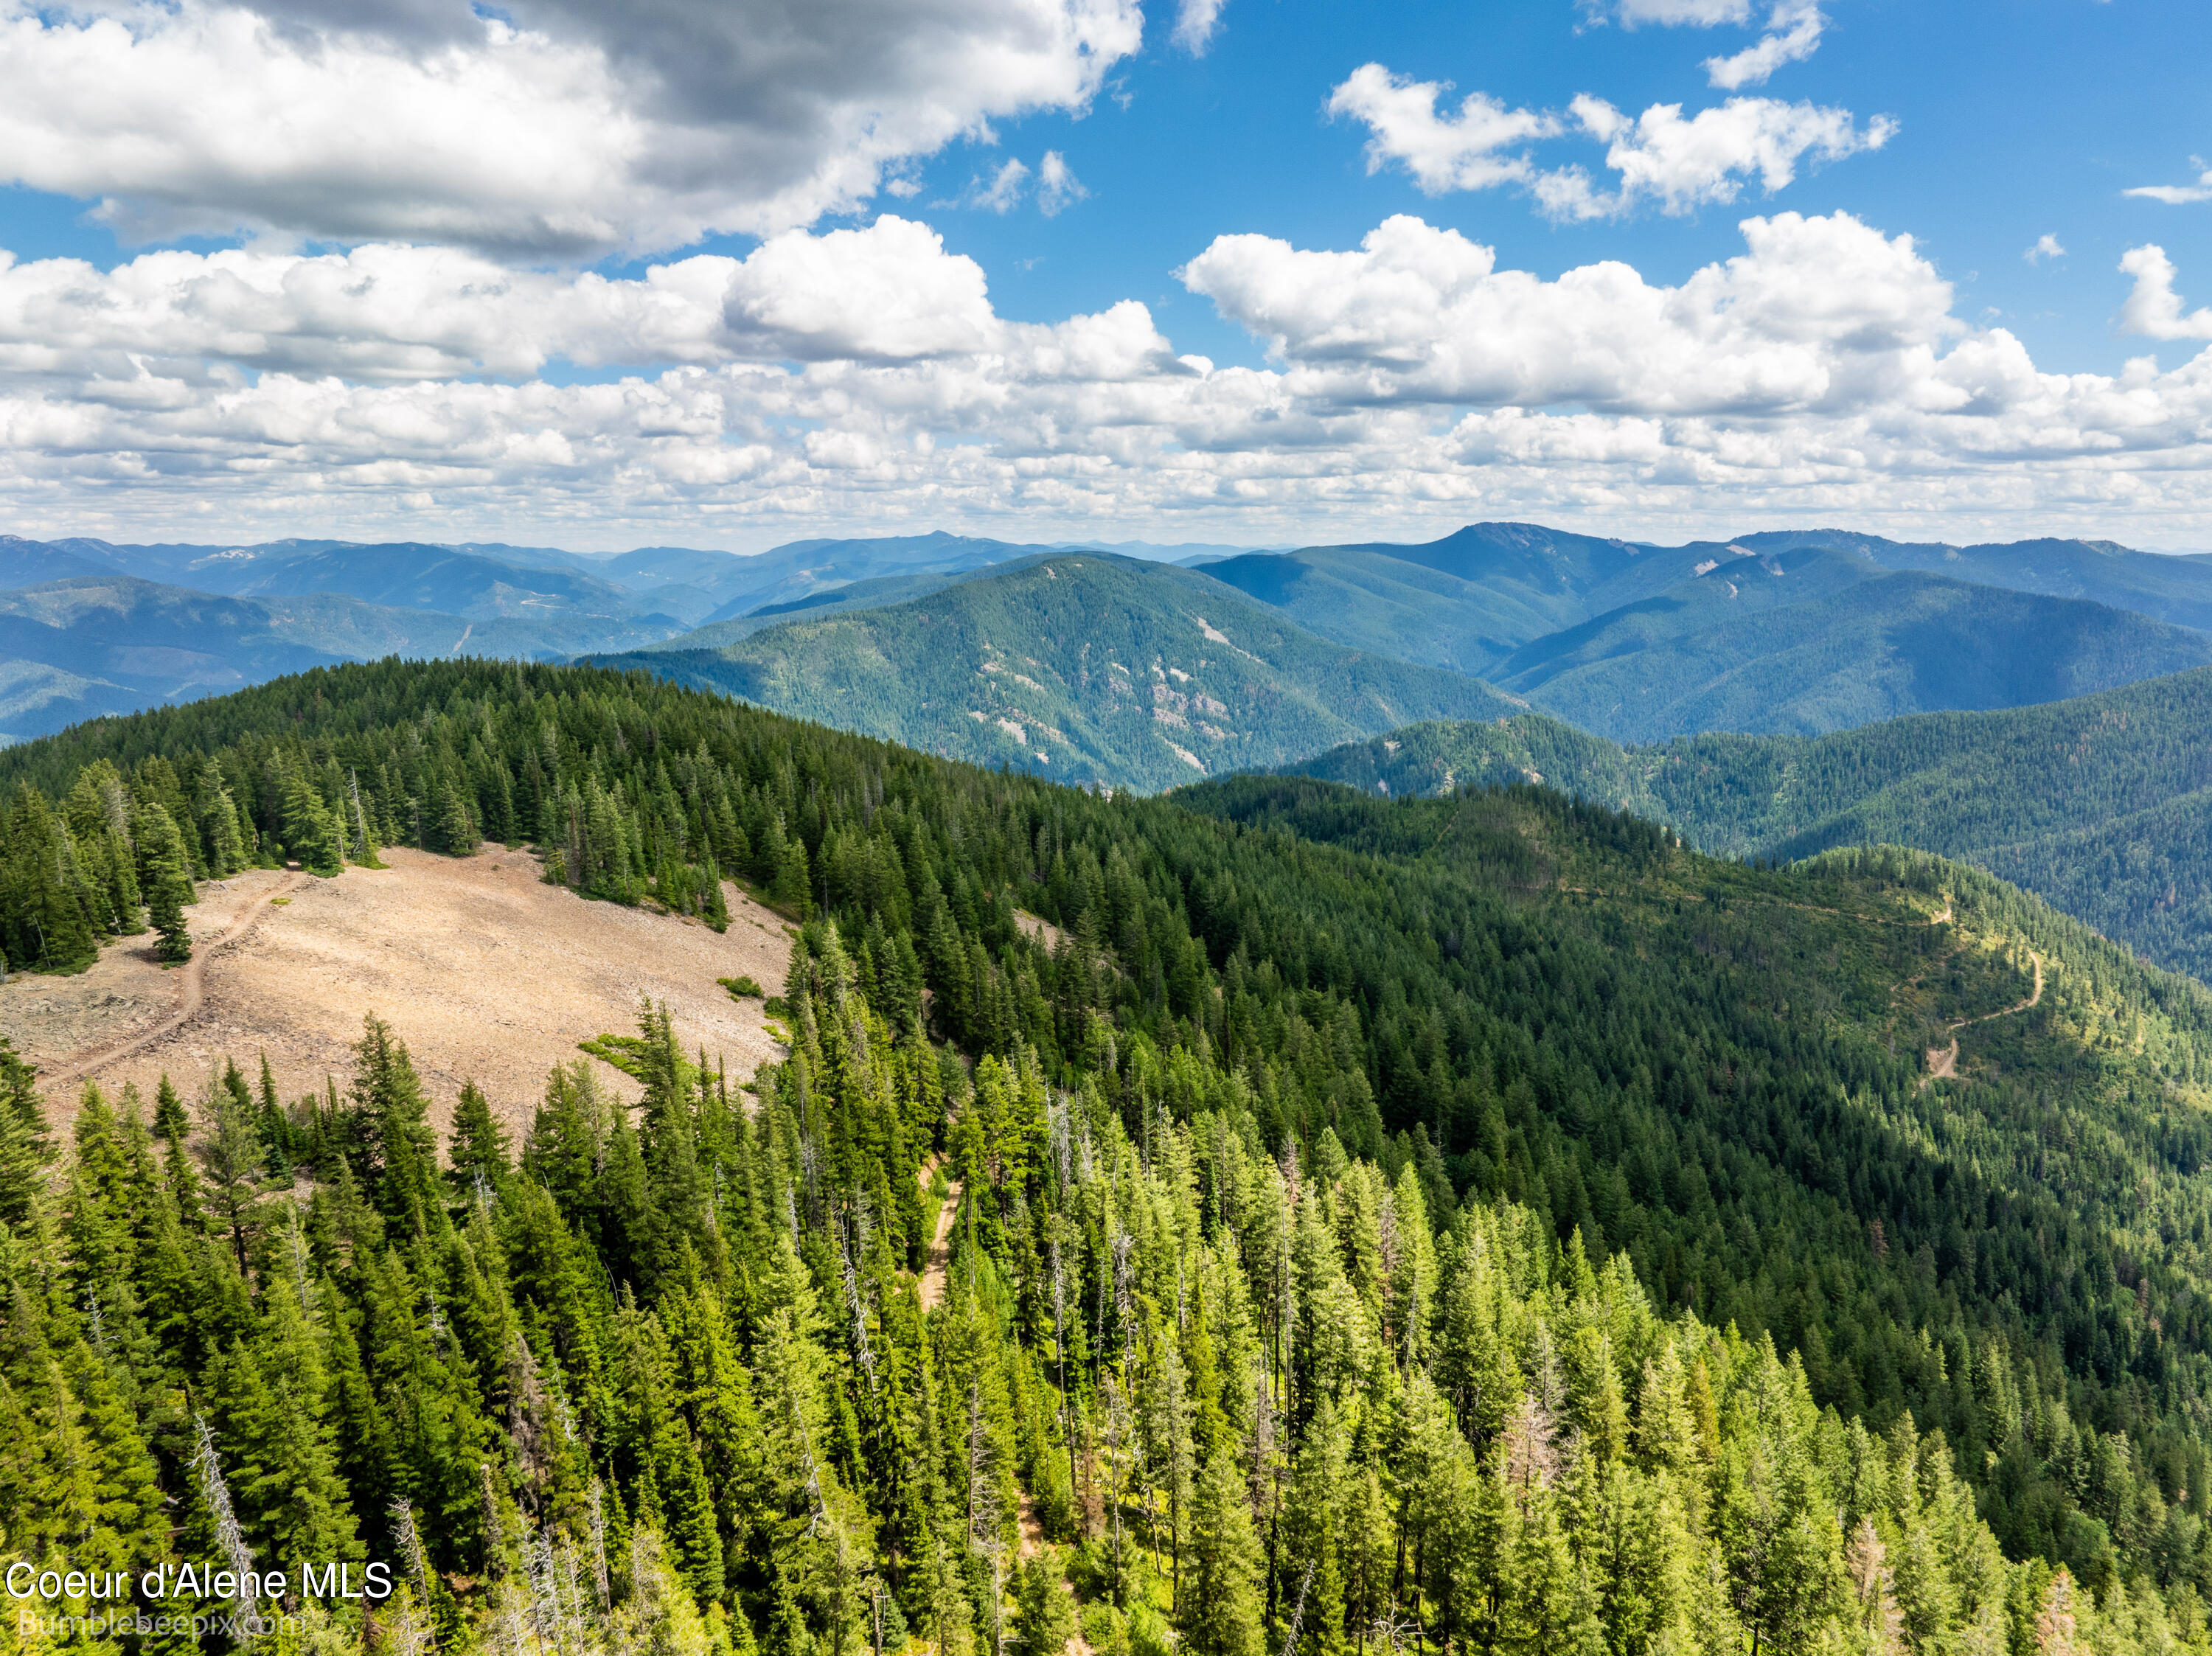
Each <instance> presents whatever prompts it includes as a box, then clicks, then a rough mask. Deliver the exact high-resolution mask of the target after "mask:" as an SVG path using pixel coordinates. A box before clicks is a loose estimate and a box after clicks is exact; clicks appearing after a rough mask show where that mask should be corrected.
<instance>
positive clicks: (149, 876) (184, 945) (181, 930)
mask: <svg viewBox="0 0 2212 1656" xmlns="http://www.w3.org/2000/svg"><path fill="white" fill-rule="evenodd" d="M131 837H132V839H133V840H136V841H137V847H138V882H139V886H140V889H142V890H143V891H144V893H145V895H146V917H147V920H148V922H149V924H150V925H152V926H153V928H154V932H155V939H156V941H155V944H154V957H155V959H156V960H159V961H162V962H163V963H165V964H167V965H171V966H174V965H178V964H180V963H181V962H183V961H188V960H190V959H191V957H192V939H191V932H189V931H186V930H185V904H187V903H189V902H191V901H194V900H195V894H194V892H193V890H192V882H191V872H190V865H189V864H187V863H186V862H185V846H184V840H183V837H182V836H181V835H180V834H179V833H178V832H177V824H176V822H175V820H174V819H173V817H171V816H170V815H169V813H168V812H167V810H163V809H162V808H161V806H160V805H159V804H154V803H153V802H151V801H149V802H148V803H146V804H142V805H140V806H139V807H138V815H137V819H136V820H135V822H133V823H132V826H131Z"/></svg>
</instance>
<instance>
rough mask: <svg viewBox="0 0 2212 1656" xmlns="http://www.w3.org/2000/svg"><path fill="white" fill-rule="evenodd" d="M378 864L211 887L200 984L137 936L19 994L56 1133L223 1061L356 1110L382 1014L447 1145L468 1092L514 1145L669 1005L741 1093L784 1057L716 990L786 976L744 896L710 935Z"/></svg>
mask: <svg viewBox="0 0 2212 1656" xmlns="http://www.w3.org/2000/svg"><path fill="white" fill-rule="evenodd" d="M383 857H384V859H385V860H386V862H388V863H390V864H392V866H391V867H390V868H388V869H384V870H373V869H355V868H349V869H348V870H346V871H345V872H344V873H343V874H342V875H340V876H338V877H337V878H336V879H331V880H322V879H316V878H313V877H308V876H303V875H301V874H300V873H298V872H296V871H293V872H289V873H280V872H278V871H276V870H265V869H256V870H249V871H247V872H246V873H244V874H240V875H238V876H236V877H233V878H231V879H229V880H225V881H215V882H210V883H208V884H206V885H204V886H203V887H202V888H201V889H200V900H199V901H198V902H197V904H196V905H195V906H194V907H191V909H188V910H187V911H186V916H187V919H189V920H190V922H191V930H192V935H193V937H194V938H195V939H196V940H197V942H198V943H199V948H198V949H197V951H196V958H195V959H194V961H192V963H191V965H190V966H187V967H183V968H175V969H173V970H167V971H165V970H163V969H162V968H161V967H160V966H159V965H158V964H157V963H155V961H154V959H153V957H152V952H151V949H150V948H149V944H150V943H151V941H152V939H151V938H150V937H133V938H127V939H125V941H123V942H122V943H117V944H114V945H112V946H111V947H110V948H109V949H106V951H105V952H104V953H103V954H102V955H101V956H100V961H99V963H98V964H97V965H95V966H94V967H93V968H91V969H90V970H89V971H88V972H86V973H84V974H82V975H80V976H77V977H72V978H52V977H33V976H28V975H22V976H17V977H15V978H11V979H10V980H9V981H8V982H7V983H6V984H4V985H0V1033H5V1034H8V1035H9V1036H10V1037H11V1038H12V1039H13V1040H14V1041H15V1046H16V1048H17V1050H18V1051H20V1052H23V1053H24V1054H25V1055H26V1056H27V1058H29V1059H30V1060H31V1061H32V1062H33V1063H34V1064H36V1065H39V1067H40V1071H41V1072H42V1073H41V1075H40V1087H41V1089H43V1090H44V1091H45V1092H46V1098H47V1103H48V1107H49V1109H50V1110H51V1111H52V1113H54V1115H55V1116H56V1117H58V1118H65V1117H67V1116H69V1115H70V1114H72V1113H74V1111H75V1108H76V1098H77V1095H78V1091H79V1088H80V1086H81V1084H82V1083H83V1082H84V1081H86V1080H93V1081H97V1082H98V1083H100V1085H101V1087H103V1088H104V1089H109V1090H111V1091H113V1090H116V1089H120V1088H121V1087H122V1086H123V1084H124V1083H125V1082H134V1083H137V1086H138V1088H139V1089H140V1091H141V1092H142V1093H143V1094H145V1095H147V1096H148V1097H149V1098H150V1097H151V1096H152V1094H153V1090H154V1088H155V1085H156V1083H158V1082H159V1080H160V1078H161V1075H162V1073H163V1072H164V1071H167V1073H168V1074H169V1076H170V1077H172V1078H173V1079H174V1081H175V1082H176V1083H177V1085H178V1086H179V1089H181V1090H183V1091H184V1093H185V1096H186V1098H187V1099H188V1100H189V1099H191V1098H192V1097H194V1096H196V1095H197V1093H198V1092H199V1091H200V1089H202V1088H203V1087H204V1084H205V1083H206V1081H207V1078H208V1077H209V1074H210V1069H211V1067H212V1066H215V1065H220V1064H221V1063H222V1059H223V1058H224V1057H225V1056H232V1057H235V1058H236V1059H237V1060H238V1063H239V1065H240V1068H241V1069H243V1070H245V1071H246V1072H247V1074H248V1075H249V1076H251V1075H252V1074H253V1073H254V1072H255V1070H256V1068H257V1066H258V1055H259V1054H260V1053H262V1052H266V1053H268V1055H269V1062H270V1066H271V1067H272V1068H273V1069H274V1070H275V1071H276V1082H277V1085H278V1087H279V1089H281V1090H282V1092H283V1095H284V1096H285V1097H286V1098H287V1099H288V1100H289V1099H291V1098H295V1097H297V1096H298V1095H300V1094H301V1093H304V1092H307V1091H309V1090H311V1089H313V1090H319V1089H321V1087H322V1085H323V1078H324V1077H325V1075H332V1076H335V1077H337V1083H338V1086H339V1089H340V1090H341V1091H343V1089H344V1087H345V1085H346V1083H347V1082H348V1080H349V1078H350V1077H351V1075H352V1073H353V1061H352V1052H351V1051H350V1048H351V1046H352V1045H353V1043H354V1042H355V1041H356V1040H359V1039H360V1038H361V1028H362V1017H363V1016H364V1015H366V1014H368V1013H369V1012H374V1013H375V1014H376V1015H377V1016H380V1017H381V1018H382V1019H384V1020H385V1022H387V1023H389V1024H390V1025H391V1026H392V1028H393V1029H394V1030H395V1031H396V1032H397V1033H398V1035H399V1037H400V1038H401V1039H402V1040H404V1041H405V1042H406V1043H407V1047H408V1050H409V1052H410V1053H411V1054H412V1055H413V1058H414V1059H415V1065H416V1069H417V1070H419V1071H421V1072H422V1078H423V1080H424V1082H425V1083H427V1084H428V1089H429V1091H430V1093H431V1095H432V1097H433V1100H434V1113H435V1116H436V1118H437V1119H438V1120H439V1122H440V1124H441V1125H443V1124H444V1122H445V1120H446V1119H447V1117H448V1116H449V1115H450V1113H451V1111H452V1107H453V1096H454V1095H455V1094H457V1093H458V1092H459V1090H460V1085H461V1083H462V1081H463V1080H464V1079H465V1078H468V1077H473V1078H474V1079H475V1081H476V1083H477V1086H479V1087H480V1088H482V1089H483V1091H484V1094H485V1095H486V1096H487V1097H489V1099H490V1100H491V1102H492V1107H493V1108H494V1109H495V1110H496V1111H498V1112H499V1113H500V1114H501V1116H502V1117H504V1118H505V1119H507V1121H508V1122H509V1123H510V1124H513V1125H518V1126H519V1125H522V1124H524V1123H526V1122H527V1121H528V1119H529V1118H530V1113H531V1111H532V1108H533V1107H535V1106H536V1104H537V1101H538V1098H539V1096H540V1095H542V1094H543V1093H544V1087H545V1076H546V1072H547V1071H549V1070H550V1069H551V1068H552V1067H553V1065H556V1064H560V1063H564V1062H567V1061H568V1060H569V1059H574V1058H575V1057H577V1056H578V1054H577V1051H576V1043H577V1042H579V1041H580V1040H588V1039H590V1038H591V1037H592V1036H593V1035H597V1034H606V1033H610V1032H611V1033H617V1034H628V1033H631V1032H633V1031H634V1028H635V1009H636V1006H637V1003H638V998H639V997H640V996H641V995H643V996H647V997H650V998H652V999H653V1000H655V1001H665V1002H666V1003H667V1004H668V1010H669V1012H670V1014H671V1016H672V1017H673V1019H674V1022H675V1025H676V1033H677V1036H678V1039H679V1040H682V1041H683V1043H684V1046H685V1048H686V1050H687V1051H692V1052H696V1050H697V1049H698V1048H699V1047H701V1046H704V1047H705V1048H706V1051H707V1053H708V1059H709V1061H710V1062H711V1061H713V1060H714V1059H722V1060H723V1061H725V1062H726V1064H727V1065H728V1068H729V1071H730V1073H731V1079H732V1083H734V1082H736V1081H737V1080H738V1079H741V1078H743V1077H748V1076H750V1074H751V1073H752V1071H753V1068H754V1066H755V1065H757V1064H759V1063H760V1062H762V1061H763V1060H764V1059H773V1058H775V1057H776V1056H778V1055H779V1053H780V1050H781V1049H780V1048H778V1046H776V1044H775V1041H774V1040H772V1039H771V1038H770V1036H769V1033H768V1030H767V1027H766V1024H765V1022H764V1020H763V1012H762V1010H761V1003H760V1002H759V1001H757V1000H746V1001H733V1000H732V999H731V998H730V997H729V995H728V993H727V992H726V991H725V990H724V989H723V988H722V987H721V986H720V984H718V983H717V982H716V981H715V980H716V979H717V978H725V977H738V976H746V975H750V977H752V978H753V979H755V980H757V981H758V982H759V983H760V984H761V985H762V986H763V987H764V988H765V989H766V990H767V991H768V992H769V993H770V994H774V993H776V992H780V991H781V988H782V986H783V979H784V973H785V970H786V968H787V966H788V964H789V961H790V955H791V939H790V937H789V935H788V934H787V932H786V931H785V930H784V923H783V921H782V920H781V919H780V918H779V917H778V916H776V915H775V914H774V913H770V912H769V910H767V909H765V908H763V907H760V906H759V905H758V904H757V903H755V902H753V901H750V899H748V898H747V897H745V896H744V894H743V893H741V892H739V891H738V890H737V889H734V888H728V895H729V900H730V915H731V921H730V929H729V931H727V932H726V933H724V934H722V935H720V936H717V935H716V934H715V933H714V931H710V930H708V928H707V927H706V926H704V925H701V924H699V923H698V922H696V921H694V920H686V919H677V918H676V917H674V916H671V915H667V914H656V913H647V912H645V911H643V910H640V909H629V908H622V907H617V906H616V905H615V904H612V903H599V902H586V901H584V900H583V899H582V898H580V897H578V896H576V895H574V893H573V892H570V891H568V890H566V889H562V888H560V887H557V886H549V885H546V884H544V883H543V882H542V881H540V880H539V879H538V864H537V862H536V860H535V859H534V858H531V857H529V856H526V855H525V854H523V853H521V852H510V851H505V850H501V849H498V848H496V847H494V848H488V849H487V850H485V851H483V852H478V853H477V855H476V856H474V857H469V858H447V857H437V856H431V855H429V854H428V853H425V852H415V851H404V850H390V851H386V852H384V853H383ZM280 898H281V899H285V900H287V901H281V902H280V901H273V900H275V899H280ZM598 1068H599V1074H600V1077H601V1079H603V1080H605V1081H606V1082H608V1083H611V1084H612V1085H614V1086H616V1087H617V1088H618V1089H621V1090H623V1092H624V1093H625V1094H627V1095H633V1096H634V1095H635V1093H636V1090H637V1089H636V1084H635V1083H634V1082H631V1081H630V1080H629V1078H628V1077H624V1076H622V1075H619V1074H617V1072H616V1071H613V1070H612V1069H611V1068H609V1067H608V1066H607V1065H599V1066H598Z"/></svg>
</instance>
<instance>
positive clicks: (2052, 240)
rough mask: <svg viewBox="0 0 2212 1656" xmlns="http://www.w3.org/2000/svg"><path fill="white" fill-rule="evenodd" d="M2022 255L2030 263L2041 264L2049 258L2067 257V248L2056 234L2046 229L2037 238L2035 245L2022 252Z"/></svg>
mask: <svg viewBox="0 0 2212 1656" xmlns="http://www.w3.org/2000/svg"><path fill="white" fill-rule="evenodd" d="M2065 257H2066V248H2065V246H2064V245H2063V243H2061V242H2060V240H2058V238H2057V236H2056V235H2053V234H2051V232H2050V231H2048V230H2046V231H2045V232H2044V233H2043V234H2041V235H2039V236H2038V237H2037V238H2036V239H2035V246H2033V247H2031V248H2029V249H2028V250H2027V252H2024V253H2022V254H2021V258H2024V259H2026V260H2027V262H2028V263H2029V264H2042V263H2043V261H2044V260H2045V259H2047V258H2065Z"/></svg>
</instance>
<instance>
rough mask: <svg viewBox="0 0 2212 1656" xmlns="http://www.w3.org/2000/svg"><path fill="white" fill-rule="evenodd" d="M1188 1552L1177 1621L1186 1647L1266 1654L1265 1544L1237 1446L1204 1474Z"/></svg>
mask: <svg viewBox="0 0 2212 1656" xmlns="http://www.w3.org/2000/svg"><path fill="white" fill-rule="evenodd" d="M1188 1552H1189V1560H1188V1565H1187V1575H1188V1579H1187V1580H1185V1582H1184V1583H1183V1592H1182V1611H1181V1614H1180V1615H1179V1616H1178V1617H1177V1618H1176V1620H1177V1625H1178V1627H1179V1628H1180V1629H1181V1631H1182V1645H1181V1648H1182V1649H1184V1650H1188V1651H1193V1652H1196V1653H1198V1656H1264V1653H1265V1651H1266V1648H1267V1644H1266V1640H1265V1638H1264V1637H1263V1636H1262V1633H1261V1612H1262V1610H1263V1605H1262V1604H1261V1598H1260V1588H1261V1580H1260V1577H1261V1552H1260V1543H1259V1539H1258V1538H1257V1537H1256V1536H1255V1534H1254V1532H1253V1529H1252V1508H1251V1507H1250V1504H1249V1501H1248V1499H1247V1497H1246V1495H1245V1491H1244V1479H1243V1475H1242V1472H1241V1471H1240V1469H1239V1468H1238V1466H1237V1457H1236V1454H1235V1453H1234V1451H1233V1449H1232V1448H1230V1447H1224V1448H1222V1449H1219V1450H1217V1451H1216V1452H1215V1453H1214V1454H1213V1455H1212V1457H1211V1458H1209V1459H1208V1460H1207V1461H1206V1468H1205V1470H1204V1471H1202V1472H1201V1473H1200V1475H1199V1478H1198V1486H1197V1490H1196V1495H1195V1501H1194V1510H1193V1512H1192V1514H1191V1529H1190V1543H1189V1547H1188Z"/></svg>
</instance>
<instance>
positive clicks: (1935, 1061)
mask: <svg viewBox="0 0 2212 1656" xmlns="http://www.w3.org/2000/svg"><path fill="white" fill-rule="evenodd" d="M2027 957H2028V959H2029V960H2031V961H2034V962H2035V987H2034V988H2033V989H2031V990H2030V991H2028V995H2027V999H2026V1000H2023V1001H2016V1002H2015V1003H2014V1004H2012V1005H2010V1006H2006V1007H2002V1008H2000V1009H1999V1010H1996V1011H1994V1012H1984V1013H1983V1014H1982V1015H1981V1016H1979V1017H1978V1018H1960V1020H1959V1021H1958V1022H1956V1023H1954V1024H1952V1025H1950V1026H1949V1027H1950V1028H1954V1029H1964V1028H1969V1027H1970V1026H1972V1025H1973V1024H1977V1023H1987V1022H1990V1019H1992V1018H2008V1017H2010V1016H2012V1015H2013V1014H2014V1013H2015V1012H2025V1011H2027V1010H2028V1009H2029V1008H2030V1007H2032V1006H2033V1005H2035V1004H2037V1003H2038V1002H2039V1001H2040V1000H2041V999H2042V998H2043V956H2042V955H2039V954H2037V953H2036V952H2035V951H2034V950H2033V949H2029V950H2028V951H2027ZM1958 1074H1959V1038H1958V1036H1956V1035H1953V1036H1952V1037H1951V1044H1950V1046H1948V1047H1942V1046H1930V1047H1929V1049H1928V1073H1927V1074H1926V1075H1924V1076H1923V1077H1920V1090H1921V1091H1922V1092H1926V1091H1927V1090H1928V1089H1929V1086H1930V1085H1931V1084H1933V1083H1936V1082H1938V1081H1951V1080H1955V1079H1956V1078H1957V1077H1958Z"/></svg>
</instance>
